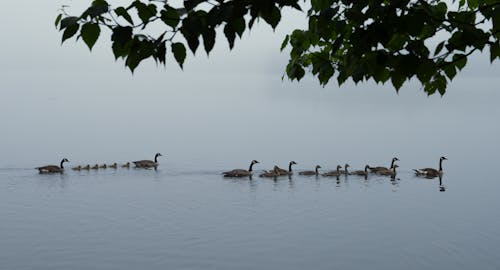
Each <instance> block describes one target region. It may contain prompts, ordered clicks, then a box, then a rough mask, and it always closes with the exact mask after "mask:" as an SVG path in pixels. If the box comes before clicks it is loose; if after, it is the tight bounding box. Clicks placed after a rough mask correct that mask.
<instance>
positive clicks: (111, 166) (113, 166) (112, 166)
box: [108, 162, 118, 169]
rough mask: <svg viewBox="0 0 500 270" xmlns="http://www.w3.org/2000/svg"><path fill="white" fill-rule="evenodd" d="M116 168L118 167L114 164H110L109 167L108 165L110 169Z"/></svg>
mask: <svg viewBox="0 0 500 270" xmlns="http://www.w3.org/2000/svg"><path fill="white" fill-rule="evenodd" d="M117 166H118V164H116V162H115V163H113V164H111V165H108V167H109V168H112V169H116V167H117Z"/></svg>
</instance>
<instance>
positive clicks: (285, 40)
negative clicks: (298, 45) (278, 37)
mask: <svg viewBox="0 0 500 270" xmlns="http://www.w3.org/2000/svg"><path fill="white" fill-rule="evenodd" d="M288 40H290V36H289V35H286V37H285V39H284V40H283V42H282V43H281V48H280V51H283V50H284V49H285V47H286V45H287V44H288Z"/></svg>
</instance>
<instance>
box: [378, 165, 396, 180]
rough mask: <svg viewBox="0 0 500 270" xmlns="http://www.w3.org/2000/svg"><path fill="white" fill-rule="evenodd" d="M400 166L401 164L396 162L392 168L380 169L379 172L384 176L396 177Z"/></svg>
mask: <svg viewBox="0 0 500 270" xmlns="http://www.w3.org/2000/svg"><path fill="white" fill-rule="evenodd" d="M398 167H399V166H398V165H397V164H395V165H394V166H392V170H388V171H380V172H378V174H380V175H384V176H390V177H391V178H395V177H396V168H398Z"/></svg>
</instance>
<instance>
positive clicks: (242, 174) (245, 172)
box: [222, 159, 259, 177]
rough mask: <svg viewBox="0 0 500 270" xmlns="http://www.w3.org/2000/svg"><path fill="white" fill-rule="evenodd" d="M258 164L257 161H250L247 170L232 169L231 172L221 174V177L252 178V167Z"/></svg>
mask: <svg viewBox="0 0 500 270" xmlns="http://www.w3.org/2000/svg"><path fill="white" fill-rule="evenodd" d="M257 163H259V162H258V161H257V160H255V159H254V160H252V161H251V162H250V167H249V168H248V170H245V169H234V170H231V171H227V172H223V173H222V175H224V177H245V176H252V174H253V165H254V164H257Z"/></svg>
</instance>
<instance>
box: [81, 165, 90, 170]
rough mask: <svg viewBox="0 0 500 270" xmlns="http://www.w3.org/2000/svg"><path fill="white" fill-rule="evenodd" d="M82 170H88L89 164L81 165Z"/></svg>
mask: <svg viewBox="0 0 500 270" xmlns="http://www.w3.org/2000/svg"><path fill="white" fill-rule="evenodd" d="M82 170H90V165H89V164H87V165H86V166H83V167H82Z"/></svg>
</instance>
